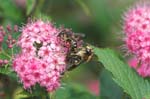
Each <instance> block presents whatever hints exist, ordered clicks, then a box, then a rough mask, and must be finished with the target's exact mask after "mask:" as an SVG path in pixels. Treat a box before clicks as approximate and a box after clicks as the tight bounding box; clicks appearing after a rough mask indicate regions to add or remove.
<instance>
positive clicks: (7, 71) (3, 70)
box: [0, 67, 12, 75]
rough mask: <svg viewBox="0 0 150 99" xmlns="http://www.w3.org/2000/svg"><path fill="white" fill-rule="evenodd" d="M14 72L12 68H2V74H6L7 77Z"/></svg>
mask: <svg viewBox="0 0 150 99" xmlns="http://www.w3.org/2000/svg"><path fill="white" fill-rule="evenodd" d="M11 72H12V71H11V69H10V68H5V67H0V73H1V74H5V75H8V74H10V73H11Z"/></svg>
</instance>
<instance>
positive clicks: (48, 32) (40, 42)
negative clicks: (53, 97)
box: [13, 20, 67, 92]
mask: <svg viewBox="0 0 150 99" xmlns="http://www.w3.org/2000/svg"><path fill="white" fill-rule="evenodd" d="M59 33H60V32H59V31H58V30H57V29H56V28H55V27H54V26H53V25H52V24H51V23H50V22H43V21H42V20H38V21H35V22H33V23H27V25H26V26H24V27H23V28H22V34H21V36H20V38H19V40H18V42H17V44H18V46H20V47H21V53H20V54H18V55H16V57H15V58H14V60H13V69H14V71H15V72H16V73H17V75H18V77H19V78H20V81H21V82H22V83H23V86H24V88H25V89H29V88H31V87H32V86H34V85H35V84H39V85H40V86H42V87H45V88H46V89H47V91H50V92H51V91H54V90H56V89H57V88H58V87H59V86H60V77H61V73H63V72H64V70H65V68H66V62H65V58H66V55H67V51H65V50H66V49H65V48H64V47H63V46H62V44H61V42H60V40H59V38H58V34H59Z"/></svg>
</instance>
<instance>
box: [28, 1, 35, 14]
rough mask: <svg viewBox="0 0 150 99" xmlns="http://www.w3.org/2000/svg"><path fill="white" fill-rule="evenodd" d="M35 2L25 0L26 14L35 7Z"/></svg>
mask: <svg viewBox="0 0 150 99" xmlns="http://www.w3.org/2000/svg"><path fill="white" fill-rule="evenodd" d="M35 4H36V0H27V5H26V7H27V11H26V14H27V15H30V14H31V13H32V11H33V9H34V7H35Z"/></svg>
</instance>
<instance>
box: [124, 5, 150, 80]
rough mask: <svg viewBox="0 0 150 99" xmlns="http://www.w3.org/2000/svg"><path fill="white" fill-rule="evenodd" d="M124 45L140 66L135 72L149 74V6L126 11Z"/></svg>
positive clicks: (144, 75)
mask: <svg viewBox="0 0 150 99" xmlns="http://www.w3.org/2000/svg"><path fill="white" fill-rule="evenodd" d="M124 32H125V34H126V37H125V42H126V46H127V48H128V50H129V52H131V53H132V54H134V55H135V56H136V58H137V63H140V64H141V65H140V67H139V68H138V69H136V70H137V72H138V73H139V74H140V75H142V76H143V77H146V76H150V70H149V67H150V7H149V5H148V4H147V5H146V4H145V5H144V4H143V5H139V6H136V7H135V8H133V9H131V10H130V11H128V12H127V13H126V15H125V19H124Z"/></svg>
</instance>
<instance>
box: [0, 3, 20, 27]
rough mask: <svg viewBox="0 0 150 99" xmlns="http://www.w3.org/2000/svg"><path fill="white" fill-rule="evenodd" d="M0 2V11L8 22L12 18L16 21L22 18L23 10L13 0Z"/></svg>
mask: <svg viewBox="0 0 150 99" xmlns="http://www.w3.org/2000/svg"><path fill="white" fill-rule="evenodd" d="M0 2H1V3H0V13H1V14H2V17H4V18H6V20H5V21H7V24H8V23H10V20H11V21H12V20H14V21H15V22H19V21H20V20H22V12H21V10H20V9H18V8H17V7H16V5H15V3H14V2H13V0H0ZM0 16H1V15H0Z"/></svg>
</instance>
